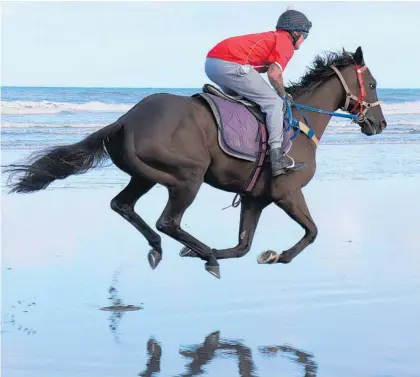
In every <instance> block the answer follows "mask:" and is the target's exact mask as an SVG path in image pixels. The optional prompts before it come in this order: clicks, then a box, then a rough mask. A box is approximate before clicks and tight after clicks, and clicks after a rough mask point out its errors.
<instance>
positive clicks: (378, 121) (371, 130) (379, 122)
mask: <svg viewBox="0 0 420 377" xmlns="http://www.w3.org/2000/svg"><path fill="white" fill-rule="evenodd" d="M343 52H344V54H345V55H347V56H348V57H350V58H351V59H352V61H353V62H354V64H351V65H348V66H347V67H345V68H343V69H341V70H340V71H339V70H338V69H337V68H336V67H334V66H332V68H333V69H334V71H335V72H336V73H337V75H338V77H339V78H340V80H341V83H342V84H343V87H344V91H345V93H346V97H345V99H344V105H343V107H342V109H343V110H344V111H348V112H349V113H351V114H357V115H358V117H357V119H355V120H354V121H355V122H356V123H358V124H359V125H360V127H361V131H362V132H363V133H364V134H365V135H368V136H371V135H376V134H380V133H381V132H382V131H383V130H384V129H385V127H386V126H387V124H386V120H385V117H384V114H383V113H382V108H381V106H380V103H381V101H379V100H378V96H377V93H376V80H375V78H374V77H373V76H372V74H371V72H370V71H369V69H368V67H367V66H366V65H365V61H364V59H363V52H362V48H361V47H358V48H357V50H356V52H355V53H354V54H350V53H348V52H346V51H344V50H343Z"/></svg>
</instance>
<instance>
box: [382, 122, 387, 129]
mask: <svg viewBox="0 0 420 377" xmlns="http://www.w3.org/2000/svg"><path fill="white" fill-rule="evenodd" d="M386 126H387V124H386V121H385V120H383V121H381V128H382V129H384V128H385V127H386Z"/></svg>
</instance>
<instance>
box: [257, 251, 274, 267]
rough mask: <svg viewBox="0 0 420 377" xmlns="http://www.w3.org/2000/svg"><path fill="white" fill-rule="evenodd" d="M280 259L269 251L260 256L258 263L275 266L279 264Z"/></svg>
mask: <svg viewBox="0 0 420 377" xmlns="http://www.w3.org/2000/svg"><path fill="white" fill-rule="evenodd" d="M278 257H279V256H278V255H277V253H276V252H275V251H273V250H267V251H263V252H262V253H261V254H260V255H258V258H257V262H258V263H259V264H273V263H277V260H278Z"/></svg>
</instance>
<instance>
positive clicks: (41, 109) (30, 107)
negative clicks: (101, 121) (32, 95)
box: [1, 101, 134, 115]
mask: <svg viewBox="0 0 420 377" xmlns="http://www.w3.org/2000/svg"><path fill="white" fill-rule="evenodd" d="M133 105H134V104H133ZM133 105H129V104H118V103H116V104H110V103H103V102H85V103H73V102H49V101H40V102H34V101H1V113H2V114H4V115H31V114H58V113H61V112H78V111H87V112H100V111H107V112H125V111H127V110H129V109H130V108H131V107H132V106H133Z"/></svg>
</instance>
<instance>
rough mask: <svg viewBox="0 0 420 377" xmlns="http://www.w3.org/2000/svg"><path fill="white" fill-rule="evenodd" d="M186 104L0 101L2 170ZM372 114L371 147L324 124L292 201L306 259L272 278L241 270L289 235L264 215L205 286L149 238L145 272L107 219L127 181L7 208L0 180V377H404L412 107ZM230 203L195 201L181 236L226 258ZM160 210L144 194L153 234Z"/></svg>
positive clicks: (416, 275)
mask: <svg viewBox="0 0 420 377" xmlns="http://www.w3.org/2000/svg"><path fill="white" fill-rule="evenodd" d="M198 90H199V89H193V88H192V89H175V90H174V89H170V88H168V89H117V88H9V87H6V88H4V87H3V88H2V98H1V101H2V102H1V111H2V120H1V147H2V155H1V157H2V164H8V163H11V162H16V161H21V160H22V159H23V158H24V157H25V156H27V155H28V154H29V153H31V152H32V151H33V150H35V149H38V148H43V147H45V146H49V145H55V144H66V143H71V142H76V141H78V140H80V139H81V138H83V137H84V136H86V135H87V134H89V133H90V132H93V131H94V130H95V129H97V128H99V127H102V126H104V125H106V124H108V123H111V122H112V121H114V120H115V119H116V118H117V117H119V116H120V115H121V114H122V113H123V112H124V111H126V110H127V109H129V108H130V107H131V106H132V105H133V104H135V103H136V102H137V101H138V100H140V99H141V98H143V97H144V96H145V95H148V94H151V93H153V92H156V91H167V92H174V93H179V94H183V95H189V94H192V93H194V92H196V91H198ZM379 97H380V99H382V100H383V101H384V105H383V109H384V113H385V116H386V119H387V121H388V124H389V126H388V128H387V129H386V130H385V131H384V133H383V134H381V135H377V136H375V137H366V136H364V135H362V134H361V133H360V131H359V129H358V128H357V127H356V126H355V125H352V124H351V123H350V122H349V121H343V120H342V119H339V120H336V119H334V120H333V121H332V122H331V124H330V126H329V127H328V129H327V133H326V135H325V137H324V138H323V139H322V142H321V144H320V146H319V150H318V155H317V166H318V167H317V173H316V175H315V177H314V179H313V180H312V181H311V182H310V184H309V185H308V186H307V187H305V189H304V194H305V197H306V199H307V202H308V207H309V208H310V211H311V214H312V216H313V218H314V219H315V222H316V223H317V226H318V228H319V236H318V238H317V239H316V241H315V242H314V243H313V244H312V245H310V246H309V247H308V248H307V249H306V250H305V251H304V252H302V253H301V254H300V255H299V256H298V257H297V258H296V259H295V260H294V261H293V262H292V263H290V264H289V265H274V266H264V265H258V264H257V262H256V258H257V256H258V254H259V253H260V252H261V251H264V250H267V249H273V250H276V251H278V252H280V251H282V250H285V249H287V248H289V247H290V246H292V245H293V244H295V243H296V242H297V241H298V240H299V239H300V238H301V237H302V235H303V232H302V229H301V228H300V227H299V226H298V225H297V224H296V223H294V222H293V221H292V220H291V219H290V218H289V217H287V216H286V215H285V214H284V213H283V212H281V211H280V210H279V209H278V208H276V207H275V206H270V207H268V208H267V209H266V210H265V211H264V213H263V215H262V217H261V220H260V223H259V226H258V228H257V231H256V235H255V240H254V242H253V245H252V248H251V250H250V252H249V253H248V254H247V255H246V256H244V257H243V258H240V259H235V260H226V261H221V263H220V265H221V275H222V278H221V280H217V279H215V278H214V277H212V276H211V275H209V274H208V273H207V272H205V270H204V264H203V262H202V261H200V260H196V259H189V258H180V257H179V256H178V253H179V251H180V249H181V248H182V245H180V244H179V243H178V242H176V241H174V240H172V239H171V238H169V237H167V236H165V235H162V240H163V250H164V254H163V260H162V262H161V264H160V265H159V266H158V268H157V269H156V270H154V271H153V270H151V269H150V267H149V265H148V262H147V252H148V251H149V246H148V245H147V242H146V241H145V240H144V238H143V237H142V236H141V235H140V234H139V233H138V232H137V231H136V230H135V229H134V228H133V227H132V226H131V225H130V224H128V223H127V222H126V221H125V220H124V219H123V218H121V217H120V216H118V215H117V214H116V213H114V212H113V211H112V210H111V209H110V206H109V204H110V201H111V199H112V198H113V197H114V196H115V195H117V194H118V192H120V191H121V190H122V189H123V187H124V186H125V185H126V184H127V183H128V180H129V179H128V177H127V175H125V174H124V173H122V172H121V171H119V170H118V169H116V168H115V167H114V166H112V165H111V166H108V167H106V168H103V169H98V170H94V171H91V172H89V173H87V174H85V175H80V176H73V177H70V178H68V179H67V180H65V181H60V182H54V183H53V184H52V185H51V186H50V187H49V188H48V189H47V190H45V191H42V192H38V193H34V194H29V195H8V194H7V187H6V178H7V177H4V176H3V175H2V190H1V253H2V256H1V287H2V303H1V311H2V319H1V322H2V323H1V338H2V366H1V372H2V376H3V377H29V376H30V377H50V376H51V377H74V376H89V377H99V376H115V377H117V376H118V377H130V376H133V377H135V376H144V377H146V376H149V377H152V376H153V377H166V376H174V377H175V376H176V377H181V376H203V377H236V376H241V377H251V376H252V377H257V376H259V377H277V376H288V377H289V376H290V377H300V376H305V377H337V376H340V377H354V376H357V377H419V376H420V359H419V358H418V355H419V354H420V337H419V336H418V332H419V328H420V267H419V266H420V253H419V251H420V247H419V242H418V224H419V213H420V201H419V200H418V190H419V187H420V118H419V114H420V89H406V90H403V89H399V90H396V89H395V90H394V89H382V90H379ZM232 198H233V195H231V194H229V193H225V192H222V191H218V190H215V189H213V188H211V187H208V186H206V185H204V186H203V187H202V189H201V190H200V192H199V194H198V196H197V199H196V200H195V201H194V203H193V204H192V206H191V207H190V208H189V209H188V210H187V212H186V214H185V216H184V218H183V221H182V226H183V228H184V229H185V230H186V231H188V232H190V233H192V234H193V235H194V236H195V237H197V238H198V239H200V240H202V241H203V242H204V243H206V244H208V245H210V246H211V247H214V248H226V247H231V246H234V245H235V244H236V242H237V238H238V226H239V208H237V209H233V208H229V209H227V210H222V208H224V207H226V206H228V205H230V203H231V200H232ZM166 200H167V192H166V190H165V189H164V188H162V187H156V188H154V189H153V190H151V191H150V192H149V193H148V194H147V195H145V197H144V198H141V199H140V200H139V203H138V204H137V205H136V211H137V212H138V213H139V214H141V216H142V217H143V218H144V220H145V221H146V222H147V223H148V224H150V225H151V226H154V224H155V223H156V220H157V218H158V217H159V215H160V214H161V212H162V210H163V208H164V206H165V204H166ZM109 305H135V306H138V307H139V308H140V310H136V311H130V312H122V313H121V312H120V313H118V312H108V311H103V310H101V308H103V307H107V306H109Z"/></svg>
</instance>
